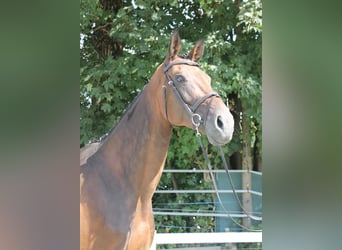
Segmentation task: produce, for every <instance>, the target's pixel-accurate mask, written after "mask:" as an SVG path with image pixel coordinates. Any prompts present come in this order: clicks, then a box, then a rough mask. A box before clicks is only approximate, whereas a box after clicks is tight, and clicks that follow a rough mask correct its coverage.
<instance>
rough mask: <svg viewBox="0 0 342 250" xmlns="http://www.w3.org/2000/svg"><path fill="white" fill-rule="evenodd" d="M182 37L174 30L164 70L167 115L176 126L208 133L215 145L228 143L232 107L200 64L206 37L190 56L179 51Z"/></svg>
mask: <svg viewBox="0 0 342 250" xmlns="http://www.w3.org/2000/svg"><path fill="white" fill-rule="evenodd" d="M180 49H181V40H180V37H179V33H178V32H177V31H176V32H174V33H173V34H172V36H171V40H170V44H169V48H168V53H167V55H166V58H165V61H164V64H163V67H162V68H163V72H164V77H165V81H164V82H163V86H162V87H163V91H164V107H163V108H162V109H164V112H163V113H164V116H165V118H166V119H167V120H168V121H169V122H170V123H171V125H173V126H186V127H189V128H192V129H196V130H197V132H198V133H199V132H200V133H205V134H206V135H207V137H208V140H209V142H210V143H211V144H213V145H224V144H226V143H228V142H229V141H230V140H231V139H232V136H233V131H234V119H233V116H232V114H231V113H230V111H229V108H228V107H227V106H226V105H225V104H224V102H223V101H222V99H221V98H220V97H219V95H218V94H217V93H215V92H214V91H213V89H212V87H211V78H210V76H208V75H207V74H206V73H205V72H204V71H203V70H201V69H200V67H199V64H198V62H199V60H200V59H201V57H202V55H203V51H204V39H201V40H199V41H198V42H197V43H196V44H195V46H194V47H193V49H192V50H191V51H190V53H189V54H188V56H187V57H181V56H179V55H178V53H179V51H180Z"/></svg>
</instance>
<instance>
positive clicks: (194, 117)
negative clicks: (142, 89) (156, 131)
mask: <svg viewBox="0 0 342 250" xmlns="http://www.w3.org/2000/svg"><path fill="white" fill-rule="evenodd" d="M180 64H185V65H190V66H196V67H199V64H198V63H196V62H193V61H191V60H182V61H178V62H172V63H169V64H167V65H166V64H164V74H165V77H166V79H167V83H168V84H169V86H171V88H172V90H173V92H174V93H175V94H176V97H177V99H178V100H179V101H180V103H181V104H182V105H183V106H184V108H185V110H186V111H187V112H188V113H189V115H190V116H191V122H192V124H193V125H194V126H195V129H196V131H197V134H199V132H198V127H199V125H200V123H203V122H204V121H203V120H202V117H201V116H200V115H199V114H197V113H196V110H197V108H198V107H199V106H200V105H201V104H202V103H203V102H204V101H205V100H207V99H209V98H211V97H218V96H219V95H218V94H217V93H216V92H209V93H207V94H205V95H204V96H202V97H201V98H199V99H198V100H197V101H195V103H194V104H193V105H189V104H188V103H186V101H185V100H184V98H183V96H182V94H181V93H180V92H179V90H178V89H177V86H176V85H175V83H174V81H173V80H172V78H171V76H170V75H169V74H168V70H169V69H170V68H171V67H172V66H174V65H180ZM163 89H164V112H165V118H166V120H167V121H169V118H168V116H167V104H166V86H165V84H164V85H163ZM209 106H210V105H208V110H207V112H206V115H207V114H208V111H209Z"/></svg>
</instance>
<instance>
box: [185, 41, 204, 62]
mask: <svg viewBox="0 0 342 250" xmlns="http://www.w3.org/2000/svg"><path fill="white" fill-rule="evenodd" d="M203 52H204V38H202V39H201V40H199V41H197V42H196V44H195V46H194V47H193V48H192V50H191V51H190V53H189V55H188V56H187V58H188V59H190V60H192V61H194V62H198V61H199V60H201V58H202V55H203Z"/></svg>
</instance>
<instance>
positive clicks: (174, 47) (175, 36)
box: [164, 30, 182, 64]
mask: <svg viewBox="0 0 342 250" xmlns="http://www.w3.org/2000/svg"><path fill="white" fill-rule="evenodd" d="M181 46H182V45H181V40H180V36H179V33H178V31H177V30H176V31H174V32H173V33H172V35H171V40H170V44H169V50H168V53H167V55H166V58H165V61H164V62H165V63H166V64H168V63H169V61H171V60H172V59H173V58H174V57H175V56H176V55H177V54H178V52H179V51H180V49H181Z"/></svg>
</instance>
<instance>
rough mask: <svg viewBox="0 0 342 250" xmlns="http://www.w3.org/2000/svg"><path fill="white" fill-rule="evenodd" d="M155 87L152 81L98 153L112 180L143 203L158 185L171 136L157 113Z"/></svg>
mask: <svg viewBox="0 0 342 250" xmlns="http://www.w3.org/2000/svg"><path fill="white" fill-rule="evenodd" d="M158 86H160V85H159V84H157V83H155V82H153V78H152V79H151V82H150V83H149V84H148V85H147V86H146V87H145V89H144V90H143V92H142V93H141V94H140V96H139V97H138V99H137V100H136V103H135V104H133V105H132V106H131V107H130V108H129V110H128V111H127V112H126V113H125V115H124V116H123V117H122V119H121V121H120V122H119V124H118V125H117V126H116V127H115V129H114V130H113V132H112V133H111V134H110V135H109V136H108V139H107V140H106V142H105V143H104V145H103V146H102V149H101V152H102V153H103V155H104V156H105V158H106V161H105V162H106V164H105V166H106V167H108V168H110V172H111V173H112V174H113V176H116V177H117V178H121V181H122V180H124V181H125V183H123V184H122V185H127V186H129V188H130V189H131V191H132V192H136V194H137V196H139V197H141V198H145V199H147V200H150V199H151V198H152V195H153V193H154V191H155V189H156V187H157V185H158V182H159V179H160V176H161V173H162V170H163V167H164V163H165V160H166V156H167V150H168V147H169V143H170V138H171V133H172V127H171V126H170V124H169V123H168V121H166V120H165V119H164V117H163V115H162V112H161V110H160V109H159V107H160V104H161V101H163V100H161V99H160V98H162V95H161V94H162V91H161V89H160V88H158ZM158 89H159V91H158Z"/></svg>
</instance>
